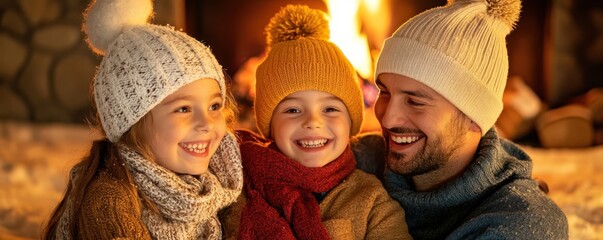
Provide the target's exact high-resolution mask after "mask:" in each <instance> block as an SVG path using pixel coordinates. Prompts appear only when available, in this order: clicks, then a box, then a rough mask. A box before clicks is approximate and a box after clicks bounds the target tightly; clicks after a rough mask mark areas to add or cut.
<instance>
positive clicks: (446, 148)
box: [386, 114, 468, 176]
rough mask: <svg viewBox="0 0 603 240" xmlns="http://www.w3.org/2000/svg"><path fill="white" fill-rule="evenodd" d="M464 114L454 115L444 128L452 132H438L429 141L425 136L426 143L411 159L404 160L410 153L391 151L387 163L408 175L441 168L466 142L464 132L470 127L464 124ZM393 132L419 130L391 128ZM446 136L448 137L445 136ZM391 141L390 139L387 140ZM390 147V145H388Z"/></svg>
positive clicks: (416, 174) (397, 171) (396, 171)
mask: <svg viewBox="0 0 603 240" xmlns="http://www.w3.org/2000/svg"><path fill="white" fill-rule="evenodd" d="M462 120H463V116H462V115H461V114H459V115H458V116H456V117H454V118H453V119H452V120H451V121H450V122H448V124H446V127H445V128H444V129H450V132H444V133H440V134H438V135H437V136H436V137H435V138H434V139H432V140H431V141H428V139H427V138H425V145H424V146H423V148H422V149H420V150H419V151H417V152H416V155H415V156H414V158H413V159H411V160H410V161H408V160H407V161H404V159H405V158H409V157H410V156H408V154H405V153H397V152H393V151H389V153H388V156H387V164H388V166H389V168H390V169H391V170H392V171H393V172H395V173H398V174H402V175H407V176H418V175H422V174H425V173H429V172H432V171H434V170H437V169H440V168H441V167H443V166H444V165H446V163H448V162H449V161H451V159H452V158H453V157H454V156H455V155H456V154H457V151H458V149H459V148H460V147H461V146H462V145H463V144H464V138H462V137H463V136H464V134H465V133H466V132H467V131H468V127H467V126H465V125H463V122H462ZM390 131H392V132H400V133H401V132H417V131H418V130H410V129H400V128H398V129H390ZM444 136H446V137H447V138H445V137H444ZM386 143H389V141H386ZM388 149H389V146H388Z"/></svg>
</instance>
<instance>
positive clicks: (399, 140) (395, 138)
mask: <svg viewBox="0 0 603 240" xmlns="http://www.w3.org/2000/svg"><path fill="white" fill-rule="evenodd" d="M389 138H390V139H391V140H392V141H393V142H395V143H397V144H410V143H414V142H416V141H419V139H421V138H420V137H418V136H406V137H402V136H394V135H390V137H389Z"/></svg>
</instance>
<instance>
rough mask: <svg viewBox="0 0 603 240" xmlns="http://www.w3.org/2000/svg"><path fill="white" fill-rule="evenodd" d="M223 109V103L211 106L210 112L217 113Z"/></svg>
mask: <svg viewBox="0 0 603 240" xmlns="http://www.w3.org/2000/svg"><path fill="white" fill-rule="evenodd" d="M220 109H222V104H221V103H214V104H212V105H211V107H209V110H210V111H217V110H220Z"/></svg>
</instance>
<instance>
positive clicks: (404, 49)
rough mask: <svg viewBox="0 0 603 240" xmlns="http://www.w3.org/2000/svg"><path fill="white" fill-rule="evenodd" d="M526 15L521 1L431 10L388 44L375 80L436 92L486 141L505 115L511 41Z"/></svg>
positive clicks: (472, 2) (451, 4)
mask: <svg viewBox="0 0 603 240" xmlns="http://www.w3.org/2000/svg"><path fill="white" fill-rule="evenodd" d="M520 9H521V2H520V0H457V1H454V0H449V1H448V4H447V5H446V6H442V7H437V8H433V9H430V10H427V11H425V12H423V13H421V14H419V15H417V16H415V17H413V18H411V19H410V20H408V21H407V22H406V23H404V24H403V25H402V26H401V27H400V28H399V29H398V30H396V32H395V33H394V34H393V35H392V36H391V37H390V38H388V39H387V40H385V43H384V45H383V49H382V51H381V55H380V56H379V60H378V61H377V67H376V71H375V77H378V76H379V74H381V73H395V74H400V75H404V76H407V77H410V78H413V79H415V80H417V81H419V82H421V83H423V84H425V85H427V86H429V87H431V88H432V89H433V90H435V91H436V92H438V93H439V94H441V95H442V96H444V97H445V98H446V99H448V101H450V102H451V103H452V104H454V105H455V106H456V107H457V108H458V109H460V110H461V111H462V112H463V113H464V114H465V115H467V116H468V117H469V118H470V119H471V120H473V121H474V122H475V123H477V125H479V126H480V128H481V129H482V135H484V134H486V132H487V131H488V130H489V129H490V128H491V127H492V126H493V125H494V123H495V122H496V119H497V118H498V116H499V115H500V113H501V112H502V107H503V105H502V94H503V91H504V89H505V84H506V81H507V74H508V69H509V63H508V62H509V60H508V56H507V47H506V42H505V37H506V36H507V35H508V34H509V33H510V32H511V30H512V29H513V27H514V25H515V23H516V22H517V20H518V19H519V12H520ZM375 79H376V78H375Z"/></svg>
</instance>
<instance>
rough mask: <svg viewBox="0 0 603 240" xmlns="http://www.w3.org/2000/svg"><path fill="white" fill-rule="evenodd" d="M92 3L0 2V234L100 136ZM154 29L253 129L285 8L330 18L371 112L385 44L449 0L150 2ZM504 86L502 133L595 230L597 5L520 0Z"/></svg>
mask: <svg viewBox="0 0 603 240" xmlns="http://www.w3.org/2000/svg"><path fill="white" fill-rule="evenodd" d="M88 3H89V1H87V0H0V21H1V22H0V239H35V238H37V237H38V236H39V233H40V231H41V226H42V225H43V224H44V221H46V219H47V218H48V215H49V214H50V212H51V211H52V209H53V208H54V206H55V205H56V203H57V202H58V201H59V199H60V198H61V196H62V194H63V191H64V189H65V183H66V173H67V172H68V170H69V168H70V167H71V166H72V165H73V164H74V163H75V162H77V161H78V160H79V159H80V158H81V157H83V156H84V155H85V154H86V151H87V150H88V148H89V144H90V142H91V141H92V140H93V139H96V138H98V135H97V134H96V133H94V132H93V131H92V130H90V129H89V128H88V127H87V124H86V118H87V117H88V116H89V115H90V114H91V112H90V111H91V108H90V99H89V86H90V83H91V81H92V79H93V76H94V73H95V71H96V66H97V65H98V64H99V63H100V60H101V58H100V57H99V56H96V55H94V54H93V53H92V52H91V51H90V50H89V49H88V47H87V45H86V43H85V42H84V36H83V34H82V33H81V31H80V25H81V22H82V15H81V13H82V11H83V10H84V9H85V7H86V6H87V4H88ZM154 4H155V7H154V8H155V12H156V14H155V17H154V19H153V20H152V22H153V23H155V24H161V25H166V24H169V25H171V26H174V27H175V28H177V29H181V30H182V31H185V32H187V33H188V34H189V35H191V36H193V37H195V38H196V39H198V40H200V41H202V42H204V43H206V44H207V45H209V46H210V48H211V49H212V51H213V53H214V55H215V56H216V58H217V59H218V61H219V62H220V63H221V64H222V65H223V67H224V69H225V72H226V73H227V75H228V77H229V80H230V88H231V90H232V91H233V94H234V95H235V97H236V99H237V101H238V103H239V108H240V112H241V114H240V116H239V126H240V127H243V128H248V129H252V130H254V129H255V122H254V119H253V111H252V109H253V97H254V91H253V86H254V83H255V68H256V67H257V65H258V64H259V63H260V62H261V61H262V59H263V55H264V51H265V42H266V41H265V35H264V34H263V29H264V27H265V26H266V24H267V23H268V21H269V19H270V18H271V17H272V16H273V15H274V14H275V13H276V12H277V11H278V10H279V9H280V8H281V7H283V6H285V5H286V4H305V5H308V6H310V7H312V8H317V9H321V10H323V11H325V12H327V13H328V14H329V15H330V18H331V40H332V41H333V42H334V43H335V44H337V45H338V46H339V47H340V48H341V49H342V50H343V52H344V54H346V56H347V57H348V58H349V59H350V61H351V62H352V64H353V65H354V67H355V68H356V69H357V72H358V75H359V76H360V82H359V84H361V85H362V89H363V92H364V96H365V107H366V111H367V114H366V116H367V118H366V119H365V124H364V126H363V131H378V130H379V126H378V122H377V121H376V119H375V118H374V114H373V113H372V106H373V102H374V99H375V97H376V93H377V92H376V89H375V87H374V86H373V81H374V79H373V72H372V71H373V68H374V64H375V60H376V58H377V57H378V53H379V50H380V48H381V46H382V44H383V41H384V39H386V38H387V37H388V36H390V35H391V34H392V33H393V32H394V31H395V30H396V29H397V28H398V27H399V26H400V25H401V24H402V23H404V22H405V21H406V20H408V19H409V18H410V17H412V16H414V15H416V14H418V13H420V12H422V11H424V10H426V9H429V8H432V7H436V6H442V5H445V4H446V1H445V0H430V1H425V0H264V1H252V0H154ZM507 40H508V44H507V47H508V50H509V61H510V62H509V63H510V65H509V67H510V69H509V80H508V82H507V89H506V90H505V94H504V105H505V110H504V111H503V113H502V115H501V117H500V118H499V120H498V122H497V124H496V126H497V128H498V130H499V132H500V133H501V134H502V135H503V136H505V137H506V138H509V139H511V140H513V141H515V142H517V143H519V144H521V146H523V147H524V148H525V149H526V151H528V153H529V154H530V155H531V156H532V157H533V158H534V162H535V164H534V175H535V176H536V177H539V178H541V179H544V180H545V181H546V182H547V183H548V184H549V187H550V189H551V192H550V193H549V195H550V196H551V197H552V198H553V200H555V201H556V202H557V203H558V204H559V205H560V206H561V207H562V209H563V210H564V212H565V213H566V214H567V215H568V219H569V220H570V225H571V230H570V237H571V238H572V239H596V237H597V236H603V177H601V176H599V175H598V174H597V173H598V171H599V170H603V1H589V0H524V1H523V8H522V13H521V18H520V20H519V22H518V24H517V26H516V28H515V30H514V31H513V32H511V34H510V35H509V36H508V37H507Z"/></svg>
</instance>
